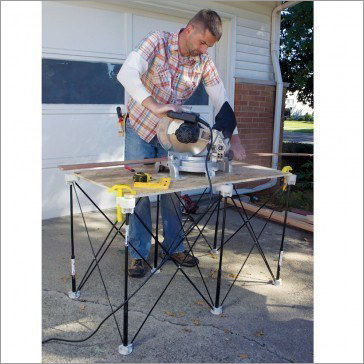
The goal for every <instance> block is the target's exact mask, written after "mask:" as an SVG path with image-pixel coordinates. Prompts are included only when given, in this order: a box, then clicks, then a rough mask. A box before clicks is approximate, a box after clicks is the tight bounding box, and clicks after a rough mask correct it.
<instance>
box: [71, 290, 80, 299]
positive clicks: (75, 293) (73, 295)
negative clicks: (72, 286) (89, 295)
mask: <svg viewBox="0 0 364 364" xmlns="http://www.w3.org/2000/svg"><path fill="white" fill-rule="evenodd" d="M80 296H81V292H80V291H76V292H73V291H71V292H68V297H69V298H71V299H72V300H78V299H79V298H80Z"/></svg>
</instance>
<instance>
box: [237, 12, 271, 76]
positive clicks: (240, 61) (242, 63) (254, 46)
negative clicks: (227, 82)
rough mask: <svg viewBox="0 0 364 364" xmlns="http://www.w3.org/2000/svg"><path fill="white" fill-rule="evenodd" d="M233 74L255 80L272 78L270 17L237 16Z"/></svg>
mask: <svg viewBox="0 0 364 364" xmlns="http://www.w3.org/2000/svg"><path fill="white" fill-rule="evenodd" d="M235 76H236V77H241V78H250V79H257V80H267V81H271V80H273V79H274V76H273V66H272V61H271V57H270V17H269V16H262V15H256V16H252V14H251V13H249V17H248V16H247V17H242V16H240V17H238V19H237V22H236V64H235Z"/></svg>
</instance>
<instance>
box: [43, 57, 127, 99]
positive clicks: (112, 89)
mask: <svg viewBox="0 0 364 364" xmlns="http://www.w3.org/2000/svg"><path fill="white" fill-rule="evenodd" d="M120 67H121V64H114V63H105V62H84V61H70V60H59V59H43V60H42V102H43V104H124V88H123V86H122V85H121V84H120V82H119V81H118V80H117V79H116V76H117V74H118V72H119V70H120Z"/></svg>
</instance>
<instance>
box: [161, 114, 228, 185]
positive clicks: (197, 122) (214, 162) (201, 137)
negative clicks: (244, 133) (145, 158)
mask: <svg viewBox="0 0 364 364" xmlns="http://www.w3.org/2000/svg"><path fill="white" fill-rule="evenodd" d="M167 115H168V116H167V117H164V118H162V119H161V120H160V122H159V124H158V128H157V137H158V140H159V142H160V144H161V146H162V147H163V148H164V149H165V150H167V151H168V167H169V170H170V175H171V177H174V178H179V177H180V172H181V171H182V172H193V173H206V156H207V154H208V156H207V169H208V173H209V175H210V177H214V176H215V173H216V172H217V171H223V172H231V162H230V161H229V158H228V156H227V154H228V151H229V149H230V142H229V139H228V138H224V136H223V134H222V132H220V131H218V130H216V129H212V144H211V131H210V128H209V127H208V126H207V125H206V123H205V122H203V121H201V119H200V118H199V114H195V113H186V112H182V113H176V112H168V113H167ZM210 144H211V147H210ZM209 147H210V150H209Z"/></svg>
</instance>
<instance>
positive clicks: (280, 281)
mask: <svg viewBox="0 0 364 364" xmlns="http://www.w3.org/2000/svg"><path fill="white" fill-rule="evenodd" d="M270 282H271V283H272V284H273V286H281V285H282V280H281V279H275V280H274V281H270Z"/></svg>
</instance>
